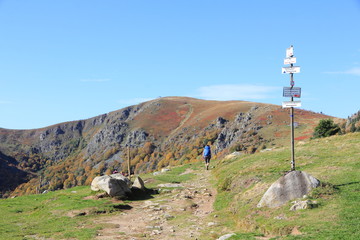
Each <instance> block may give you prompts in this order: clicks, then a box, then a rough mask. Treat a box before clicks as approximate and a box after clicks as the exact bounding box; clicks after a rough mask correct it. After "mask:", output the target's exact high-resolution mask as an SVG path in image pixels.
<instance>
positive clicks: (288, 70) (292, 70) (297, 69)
mask: <svg viewBox="0 0 360 240" xmlns="http://www.w3.org/2000/svg"><path fill="white" fill-rule="evenodd" d="M281 72H282V73H300V67H295V66H293V67H283V68H281Z"/></svg>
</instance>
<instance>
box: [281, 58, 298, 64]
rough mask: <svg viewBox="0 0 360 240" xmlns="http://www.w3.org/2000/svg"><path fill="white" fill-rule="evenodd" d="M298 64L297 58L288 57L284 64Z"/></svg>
mask: <svg viewBox="0 0 360 240" xmlns="http://www.w3.org/2000/svg"><path fill="white" fill-rule="evenodd" d="M293 63H296V57H288V58H285V59H284V64H293Z"/></svg>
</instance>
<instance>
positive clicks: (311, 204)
mask: <svg viewBox="0 0 360 240" xmlns="http://www.w3.org/2000/svg"><path fill="white" fill-rule="evenodd" d="M293 203H294V205H292V206H291V208H290V211H297V210H302V209H311V208H316V207H317V206H318V204H317V202H316V201H310V200H305V201H294V202H293Z"/></svg>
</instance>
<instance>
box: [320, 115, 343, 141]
mask: <svg viewBox="0 0 360 240" xmlns="http://www.w3.org/2000/svg"><path fill="white" fill-rule="evenodd" d="M339 132H340V127H339V125H337V124H336V123H334V121H333V120H332V119H322V120H320V122H319V124H318V125H317V126H316V127H315V131H314V133H313V138H322V137H329V136H332V135H335V134H337V133H339Z"/></svg>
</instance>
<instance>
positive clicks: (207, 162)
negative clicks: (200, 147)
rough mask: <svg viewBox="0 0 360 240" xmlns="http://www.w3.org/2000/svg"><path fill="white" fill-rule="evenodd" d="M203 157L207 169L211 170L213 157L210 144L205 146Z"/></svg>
mask: <svg viewBox="0 0 360 240" xmlns="http://www.w3.org/2000/svg"><path fill="white" fill-rule="evenodd" d="M203 158H204V160H205V168H206V170H209V165H210V159H211V149H210V146H209V145H206V146H205V147H204V151H203Z"/></svg>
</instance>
